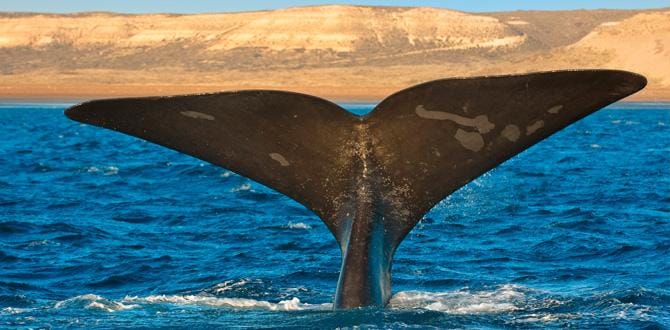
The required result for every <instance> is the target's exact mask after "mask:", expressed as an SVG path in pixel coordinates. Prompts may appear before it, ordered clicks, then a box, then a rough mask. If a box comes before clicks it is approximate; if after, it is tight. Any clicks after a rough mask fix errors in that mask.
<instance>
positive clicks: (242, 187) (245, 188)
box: [230, 183, 253, 192]
mask: <svg viewBox="0 0 670 330" xmlns="http://www.w3.org/2000/svg"><path fill="white" fill-rule="evenodd" d="M230 191H231V192H239V191H253V190H251V185H250V184H248V183H244V184H241V185H240V186H239V187H236V188H233V189H231V190H230Z"/></svg>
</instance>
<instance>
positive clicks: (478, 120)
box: [415, 104, 496, 134]
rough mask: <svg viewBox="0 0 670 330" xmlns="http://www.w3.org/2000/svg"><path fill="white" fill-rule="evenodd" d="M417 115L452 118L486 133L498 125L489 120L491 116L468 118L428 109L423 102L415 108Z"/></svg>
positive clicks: (444, 118)
mask: <svg viewBox="0 0 670 330" xmlns="http://www.w3.org/2000/svg"><path fill="white" fill-rule="evenodd" d="M415 112H416V114H417V116H419V117H421V118H426V119H435V120H450V121H453V122H454V123H456V124H458V125H462V126H468V127H472V128H476V129H477V131H479V133H482V134H485V133H488V132H490V131H491V130H492V129H493V128H495V127H496V125H494V124H493V123H492V122H490V121H489V117H487V116H486V115H480V116H477V117H474V118H468V117H463V116H459V115H457V114H454V113H449V112H444V111H428V110H426V109H425V108H424V107H423V104H419V105H417V106H416V108H415Z"/></svg>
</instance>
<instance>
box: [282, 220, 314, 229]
mask: <svg viewBox="0 0 670 330" xmlns="http://www.w3.org/2000/svg"><path fill="white" fill-rule="evenodd" d="M286 226H287V227H288V228H289V229H312V226H310V225H308V224H306V223H304V222H291V221H289V222H288V225H286Z"/></svg>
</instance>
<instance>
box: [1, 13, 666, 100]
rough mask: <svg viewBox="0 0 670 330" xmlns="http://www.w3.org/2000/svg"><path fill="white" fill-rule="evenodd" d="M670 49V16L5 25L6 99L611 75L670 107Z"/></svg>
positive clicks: (367, 16) (74, 17)
mask: <svg viewBox="0 0 670 330" xmlns="http://www.w3.org/2000/svg"><path fill="white" fill-rule="evenodd" d="M668 43H670V10H648V11H611V10H596V11H555V12H541V11H524V12H508V13H484V14H468V13H462V12H457V11H452V10H445V9H434V8H405V7H402V8H401V7H358V6H319V7H303V8H290V9H283V10H275V11H260V12H248V13H229V14H226V13H223V14H202V15H165V14H156V15H123V14H111V13H84V14H71V15H53V14H31V13H0V97H4V98H36V97H42V96H43V97H62V98H73V97H75V98H87V97H97V96H119V95H143V94H171V93H187V92H203V91H217V90H225V89H239V88H275V89H276V88H280V89H291V90H298V91H303V92H309V93H315V94H318V95H322V96H325V97H330V98H337V99H353V100H360V99H366V100H376V99H379V98H381V97H383V96H384V95H385V94H387V93H389V92H392V91H393V90H395V89H398V88H402V87H405V86H406V85H409V84H414V83H418V82H421V81H425V80H430V79H436V78H443V77H449V76H468V75H481V74H502V73H510V72H527V71H535V70H550V69H567V68H586V67H589V68H605V67H607V68H622V69H627V70H632V71H637V72H640V73H643V74H645V75H647V76H648V77H649V78H650V81H651V82H652V83H651V84H650V87H649V88H648V89H647V91H646V92H645V94H642V95H641V97H643V98H645V99H670V45H669V44H668Z"/></svg>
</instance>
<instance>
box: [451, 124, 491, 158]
mask: <svg viewBox="0 0 670 330" xmlns="http://www.w3.org/2000/svg"><path fill="white" fill-rule="evenodd" d="M454 137H455V138H456V140H458V142H460V143H461V145H462V146H463V148H465V149H468V150H472V151H474V152H478V151H479V150H482V148H484V138H482V135H481V134H479V133H477V132H468V131H464V130H462V129H460V128H459V129H458V130H457V131H456V135H454Z"/></svg>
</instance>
